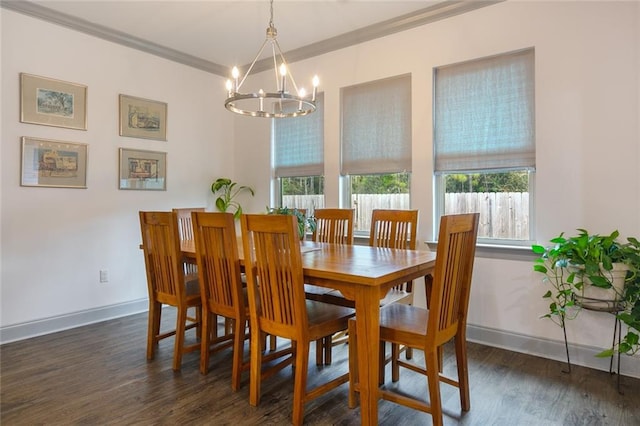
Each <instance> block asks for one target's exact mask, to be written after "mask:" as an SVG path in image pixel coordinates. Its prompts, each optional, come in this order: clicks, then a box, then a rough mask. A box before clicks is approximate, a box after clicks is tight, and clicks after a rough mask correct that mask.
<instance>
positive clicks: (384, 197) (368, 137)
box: [340, 74, 411, 234]
mask: <svg viewBox="0 0 640 426" xmlns="http://www.w3.org/2000/svg"><path fill="white" fill-rule="evenodd" d="M341 111H342V137H341V153H342V162H341V170H340V173H341V175H342V176H344V177H345V178H346V179H344V182H345V184H346V188H345V189H346V190H345V191H344V193H345V194H346V196H347V199H346V200H344V204H345V205H348V206H350V207H352V208H354V209H356V215H355V219H356V220H355V223H354V232H355V233H360V234H362V233H368V232H369V225H370V219H371V211H372V210H373V209H376V208H394V209H395V208H397V209H408V208H410V198H409V190H410V174H411V75H409V74H407V75H402V76H399V77H393V78H388V79H384V80H378V81H374V82H370V83H365V84H359V85H356V86H350V87H345V88H343V89H342V108H341Z"/></svg>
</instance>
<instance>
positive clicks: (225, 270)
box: [192, 212, 291, 391]
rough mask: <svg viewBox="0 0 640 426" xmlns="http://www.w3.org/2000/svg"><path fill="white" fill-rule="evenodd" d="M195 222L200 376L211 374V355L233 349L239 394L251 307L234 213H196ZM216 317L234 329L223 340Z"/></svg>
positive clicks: (233, 384)
mask: <svg viewBox="0 0 640 426" xmlns="http://www.w3.org/2000/svg"><path fill="white" fill-rule="evenodd" d="M192 218H193V219H192V221H193V235H194V238H195V247H196V260H197V263H198V277H199V282H200V295H201V298H202V311H203V312H202V347H201V349H200V372H201V373H202V374H207V373H208V371H209V360H210V355H211V354H213V353H215V352H218V351H221V350H223V349H226V348H228V347H230V346H233V361H232V368H231V388H232V389H233V390H234V391H236V390H238V389H239V388H240V379H241V375H242V372H243V371H246V370H248V369H249V361H248V359H247V360H245V357H244V342H245V340H246V339H247V338H248V337H249V334H248V333H247V326H248V321H249V305H248V303H247V292H246V288H245V287H244V285H243V283H242V279H241V272H240V257H239V253H238V241H237V237H236V228H235V220H234V217H233V214H232V213H221V212H215V213H213V212H193V213H192ZM217 316H220V317H223V318H224V319H225V323H226V322H227V320H228V322H229V324H231V325H232V327H231V331H230V332H229V333H226V334H224V335H222V336H220V337H218V335H217V334H216V333H214V329H216V328H217V326H218V324H217V322H216V317H217ZM263 338H264V336H263ZM290 353H291V350H290V349H286V348H285V349H284V350H280V351H277V352H272V353H269V354H268V355H265V357H266V359H265V361H272V360H274V359H276V358H279V357H282V356H285V355H287V354H290Z"/></svg>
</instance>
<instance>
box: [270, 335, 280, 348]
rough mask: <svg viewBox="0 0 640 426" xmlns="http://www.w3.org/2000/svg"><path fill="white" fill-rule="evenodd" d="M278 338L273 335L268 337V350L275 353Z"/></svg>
mask: <svg viewBox="0 0 640 426" xmlns="http://www.w3.org/2000/svg"><path fill="white" fill-rule="evenodd" d="M277 339H278V337H277V336H276V335H275V334H272V335H270V336H269V350H270V351H275V350H276V347H277V346H278V340H277Z"/></svg>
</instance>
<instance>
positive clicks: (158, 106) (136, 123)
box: [120, 95, 167, 141]
mask: <svg viewBox="0 0 640 426" xmlns="http://www.w3.org/2000/svg"><path fill="white" fill-rule="evenodd" d="M120 136H129V137H133V138H143V139H156V140H159V141H166V140H167V104H166V103H164V102H158V101H151V100H149V99H142V98H135V97H133V96H127V95H120Z"/></svg>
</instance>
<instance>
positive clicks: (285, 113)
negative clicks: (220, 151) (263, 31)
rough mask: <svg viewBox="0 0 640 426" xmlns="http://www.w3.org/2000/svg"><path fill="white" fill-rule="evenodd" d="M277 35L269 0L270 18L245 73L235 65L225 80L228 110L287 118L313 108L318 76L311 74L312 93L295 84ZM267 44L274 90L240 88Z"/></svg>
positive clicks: (312, 110)
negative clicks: (246, 89) (271, 60)
mask: <svg viewBox="0 0 640 426" xmlns="http://www.w3.org/2000/svg"><path fill="white" fill-rule="evenodd" d="M277 35H278V31H277V30H276V27H275V26H274V25H273V0H271V19H269V27H268V28H267V38H266V39H265V41H264V43H262V46H261V47H260V50H259V51H258V54H257V55H256V57H255V58H254V59H253V62H252V63H251V66H249V69H248V70H247V72H246V74H245V75H244V76H243V77H242V78H241V79H240V71H239V70H238V68H237V67H233V70H232V71H231V76H232V79H230V80H227V83H226V87H227V93H228V97H227V99H226V100H225V101H224V106H225V108H227V109H228V110H229V111H231V112H235V113H238V114H242V115H248V116H251V117H266V118H286V117H300V116H303V115H307V114H310V113H312V112H314V111H315V110H316V94H317V90H318V83H319V80H318V76H317V75H316V76H314V77H313V80H312V84H313V91H312V93H311V94H307V92H306V91H305V89H304V88H298V86H297V85H296V82H295V80H294V79H293V75H292V74H291V72H290V71H289V69H288V65H287V61H286V59H285V58H284V54H283V53H282V50H281V49H280V45H279V44H278V40H277V38H276V37H277ZM267 46H270V47H271V56H272V57H273V70H274V73H275V90H274V91H271V92H267V91H264V90H262V89H260V90H258V92H253V93H242V92H240V89H241V87H242V85H243V84H244V82H245V80H246V79H247V77H248V76H249V74H250V73H251V70H252V69H253V66H254V65H255V63H256V61H257V60H258V58H259V57H260V55H262V52H263V51H264V49H265V48H266V47H267ZM289 90H291V92H290V91H289Z"/></svg>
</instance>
